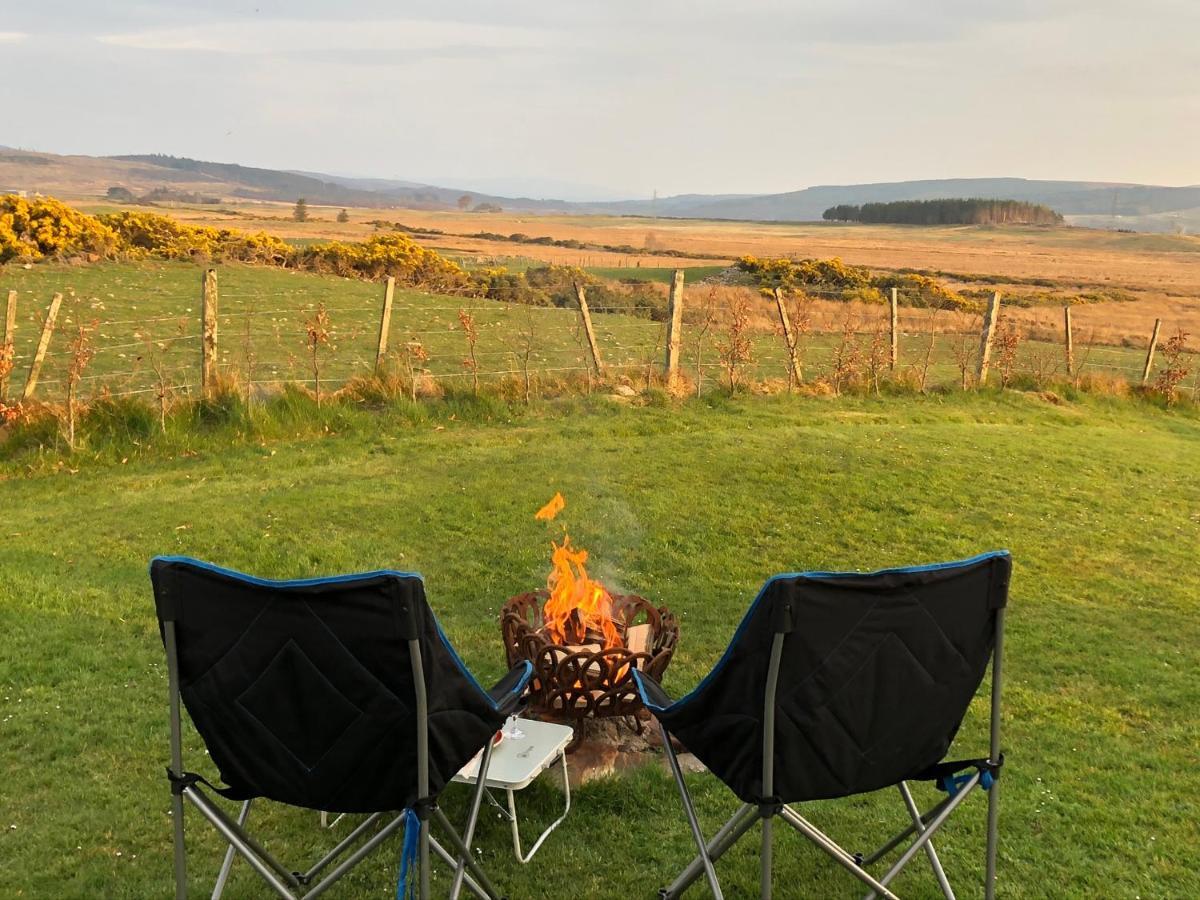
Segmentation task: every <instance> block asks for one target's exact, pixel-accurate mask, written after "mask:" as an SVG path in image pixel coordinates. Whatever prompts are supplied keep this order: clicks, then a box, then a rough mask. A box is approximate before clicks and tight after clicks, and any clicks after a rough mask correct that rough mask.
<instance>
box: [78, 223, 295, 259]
mask: <svg viewBox="0 0 1200 900" xmlns="http://www.w3.org/2000/svg"><path fill="white" fill-rule="evenodd" d="M98 219H99V221H100V222H101V223H102V224H103V225H106V226H108V227H109V228H111V229H112V230H113V231H114V232H115V233H116V234H117V236H118V238H119V239H120V242H121V244H120V247H121V251H122V252H123V253H124V254H125V255H126V256H130V257H133V258H145V257H154V258H156V259H197V258H198V259H213V260H226V261H230V262H248V263H265V264H268V265H285V264H286V263H287V261H288V259H289V257H290V256H291V254H292V248H291V247H290V246H289V245H288V244H286V243H285V242H283V241H281V240H280V239H279V238H277V237H274V236H272V235H269V234H266V233H264V232H261V231H260V232H256V233H250V232H246V231H238V230H236V229H232V228H209V227H207V226H202V225H186V224H184V223H183V222H178V221H176V220H175V219H172V218H170V217H169V216H160V215H157V214H156V213H146V212H119V213H112V214H109V215H103V216H99V217H98Z"/></svg>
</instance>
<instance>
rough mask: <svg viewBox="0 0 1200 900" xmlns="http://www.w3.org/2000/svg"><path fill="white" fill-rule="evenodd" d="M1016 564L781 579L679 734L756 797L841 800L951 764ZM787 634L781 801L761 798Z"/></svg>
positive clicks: (967, 563)
mask: <svg viewBox="0 0 1200 900" xmlns="http://www.w3.org/2000/svg"><path fill="white" fill-rule="evenodd" d="M1010 571H1011V561H1010V558H1009V555H1008V553H1007V552H1003V551H998V552H994V553H987V554H984V555H982V556H977V557H974V558H972V559H967V560H962V561H961V562H953V563H944V564H940V565H933V566H920V567H915V568H908V569H889V570H884V571H880V572H873V573H869V574H853V573H836V572H803V573H799V574H791V575H777V576H775V577H774V578H772V579H770V580H769V581H768V582H767V583H766V584H765V585H764V586H763V588H762V591H761V592H760V593H759V595H758V598H757V599H756V600H755V601H754V604H753V605H752V606H751V607H750V610H749V612H747V614H746V617H745V618H744V619H743V621H742V623H741V625H740V626H739V627H738V630H737V633H736V634H735V635H734V638H733V640H732V642H731V643H730V646H729V648H728V649H727V650H726V652H725V654H724V656H723V657H722V659H721V660H720V661H719V662H718V663H717V665H716V667H715V668H714V669H713V671H712V672H711V673H710V674H709V675H708V677H707V678H705V680H704V681H703V682H701V684H700V685H699V686H698V687H697V688H696V690H695V691H693V692H692V693H691V694H689V695H688V696H687V697H686V698H684V699H683V700H680V701H679V702H678V703H676V704H675V705H674V706H673V707H672V714H671V718H670V721H669V722H668V723H667V724H668V727H669V728H670V730H671V731H672V733H673V734H675V735H677V736H678V737H679V739H680V740H681V741H682V742H683V744H684V746H686V747H688V749H689V750H691V751H692V752H693V753H696V755H697V756H698V757H699V758H700V759H701V760H702V761H703V762H704V763H705V765H707V766H708V767H709V769H711V770H712V771H713V772H714V773H715V774H716V775H718V776H719V777H720V778H721V779H722V780H723V781H725V782H726V783H727V784H728V785H729V786H730V787H731V788H732V789H733V790H734V792H735V793H737V794H738V796H739V797H741V799H742V800H744V801H746V802H753V803H757V802H761V801H765V800H768V799H778V800H780V801H782V802H785V803H791V802H800V801H803V800H815V799H821V798H831V797H841V796H847V795H849V794H856V793H862V792H865V791H870V790H876V789H878V788H882V787H887V786H889V785H893V784H895V783H897V782H898V781H900V780H902V779H906V778H915V777H919V776H920V775H921V773H922V772H924V771H925V770H926V769H928V768H929V767H931V766H933V765H935V764H937V763H938V762H940V761H942V759H943V758H944V757H945V755H946V752H947V751H948V750H949V748H950V744H951V742H952V741H953V739H954V736H955V734H956V733H957V732H958V729H959V726H960V725H961V724H962V720H963V718H964V716H965V715H966V711H967V707H968V705H969V704H970V702H971V699H972V698H973V697H974V695H975V692H976V691H977V690H978V688H979V685H980V683H981V681H982V680H983V676H984V674H985V672H986V669H987V665H988V662H989V660H990V659H991V656H992V651H993V647H994V645H995V639H996V625H997V612H998V610H1000V609H1002V608H1003V607H1004V605H1005V603H1006V598H1007V594H1008V582H1009V574H1010ZM776 634H784V635H785V637H784V638H783V651H782V655H781V658H780V667H779V675H778V682H777V690H776V702H775V732H774V733H775V748H774V760H775V764H774V790H773V791H772V794H773V798H765V797H763V796H762V793H763V791H762V785H763V721H764V708H765V702H766V692H767V686H768V664H769V660H770V657H771V648H772V645H773V643H774V639H775V636H776Z"/></svg>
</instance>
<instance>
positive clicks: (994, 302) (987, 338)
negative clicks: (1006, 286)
mask: <svg viewBox="0 0 1200 900" xmlns="http://www.w3.org/2000/svg"><path fill="white" fill-rule="evenodd" d="M999 319H1000V292H999V291H996V292H994V293H993V294H992V299H991V300H990V301H988V308H987V312H986V313H984V316H983V331H982V333H981V334H980V336H979V371H978V372H977V373H976V376H977V377H976V380H975V383H976V384H977V385H979V387H983V386H984V383H985V382H986V381H987V373H988V363H989V362H991V359H992V335H993V333H994V332H995V330H996V323H997V322H998V321H999Z"/></svg>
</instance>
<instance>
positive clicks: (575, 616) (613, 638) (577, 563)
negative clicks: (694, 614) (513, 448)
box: [536, 494, 624, 648]
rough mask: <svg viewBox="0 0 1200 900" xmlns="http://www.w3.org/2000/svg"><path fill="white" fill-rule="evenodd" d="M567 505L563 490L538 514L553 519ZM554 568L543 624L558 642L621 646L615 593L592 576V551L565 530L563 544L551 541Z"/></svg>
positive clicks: (548, 582)
mask: <svg viewBox="0 0 1200 900" xmlns="http://www.w3.org/2000/svg"><path fill="white" fill-rule="evenodd" d="M565 505H566V501H565V500H563V498H562V494H555V495H554V498H553V499H552V500H551V501H550V502H549V503H547V504H546V505H545V506H544V507H542V508H541V509H540V510H539V511H538V513H537V516H536V518H538V519H544V520H546V521H549V520H550V519H553V518H554V517H555V516H556V515H557V514H558V513H559V511H561V510H562V508H563V507H564V506H565ZM550 546H551V547H552V548H553V552H552V554H551V557H550V559H551V563H552V568H551V570H550V574H549V575H548V576H547V577H546V589H547V590H548V591H549V592H550V598H549V599H548V600H547V601H546V603H545V605H544V606H543V607H542V624H543V627H544V628H545V629H546V632H547V633H548V634H549V635H550V638H551V639H552V640H553V641H554V642H555V643H557V644H583V643H590V642H593V641H600V640H601V639H602V640H603V644H604V646H605V647H606V648H607V647H621V646H624V641H623V640H622V639H621V635H620V633H619V632H618V631H617V626H616V624H615V623H614V622H613V617H612V595H611V594H609V592H608V590H607V589H606V588H605V587H604V585H602V584H601V583H600V582H598V581H593V580H592V579H591V578H589V577H588V573H587V568H586V563H587V559H588V552H587V551H586V550H584V549H583V548H581V547H572V546H571V537H570V535H568V534H567V533H566V532H565V531H564V532H563V540H562V543H561V544H557V543H555V542H553V541H551V542H550Z"/></svg>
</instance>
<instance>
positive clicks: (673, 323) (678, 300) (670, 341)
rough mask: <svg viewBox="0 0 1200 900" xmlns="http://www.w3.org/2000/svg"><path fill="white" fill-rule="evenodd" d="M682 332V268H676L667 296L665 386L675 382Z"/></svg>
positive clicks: (677, 372) (677, 374)
mask: <svg viewBox="0 0 1200 900" xmlns="http://www.w3.org/2000/svg"><path fill="white" fill-rule="evenodd" d="M682 334H683V269H676V270H675V274H674V275H672V276H671V291H670V294H669V295H668V298H667V355H666V359H665V360H664V366H663V368H664V374H665V375H666V379H667V388H668V389H670V388H671V387H673V386H674V384H675V379H676V378H677V377H678V376H679V341H680V338H681V336H682Z"/></svg>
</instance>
